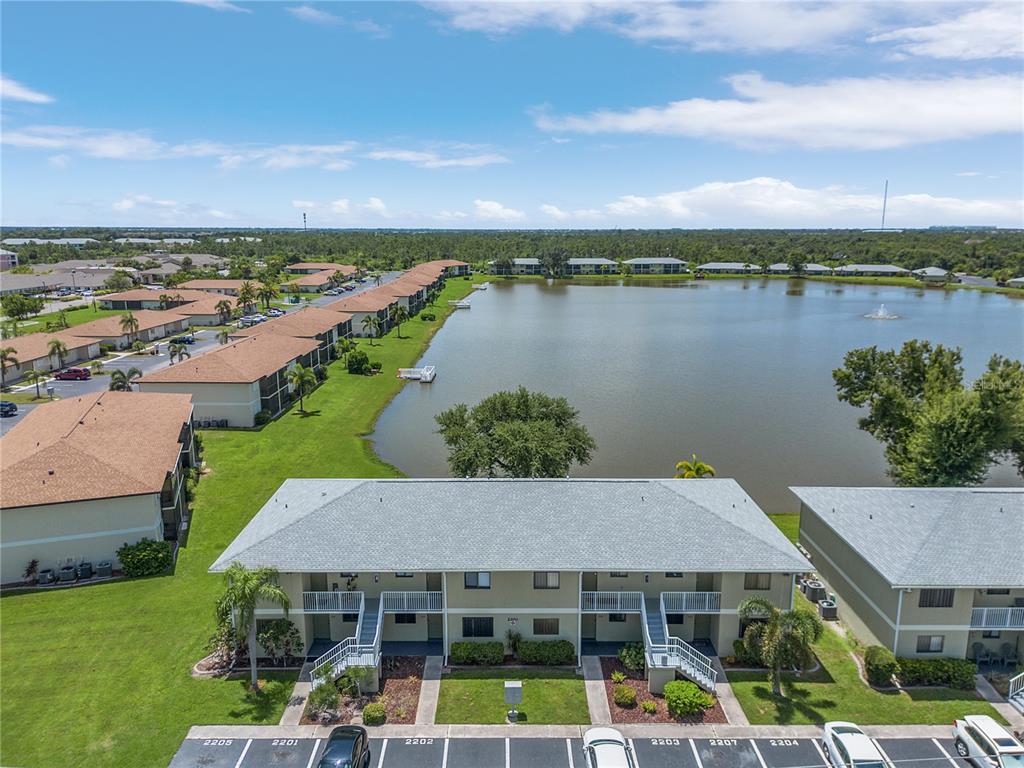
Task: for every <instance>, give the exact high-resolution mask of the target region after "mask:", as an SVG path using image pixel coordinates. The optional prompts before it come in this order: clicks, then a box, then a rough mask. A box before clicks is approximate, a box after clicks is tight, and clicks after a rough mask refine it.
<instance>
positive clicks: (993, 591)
mask: <svg viewBox="0 0 1024 768" xmlns="http://www.w3.org/2000/svg"><path fill="white" fill-rule="evenodd" d="M985 594H986V595H1008V594H1010V590H1008V589H986V590H985Z"/></svg>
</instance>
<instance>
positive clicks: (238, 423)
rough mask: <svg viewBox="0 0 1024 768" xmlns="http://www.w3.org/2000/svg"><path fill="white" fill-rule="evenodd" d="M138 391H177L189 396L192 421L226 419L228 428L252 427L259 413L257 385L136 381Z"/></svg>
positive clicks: (254, 383)
mask: <svg viewBox="0 0 1024 768" xmlns="http://www.w3.org/2000/svg"><path fill="white" fill-rule="evenodd" d="M139 391H140V392H178V393H184V394H188V395H192V405H193V406H194V409H195V410H194V413H193V418H194V419H196V420H202V419H227V420H228V426H230V427H251V426H253V425H254V424H255V418H256V414H257V413H259V410H260V390H259V384H257V383H256V382H253V383H243V384H200V383H194V382H172V381H146V380H145V377H143V380H142V381H141V382H139Z"/></svg>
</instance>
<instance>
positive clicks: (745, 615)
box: [736, 597, 825, 696]
mask: <svg viewBox="0 0 1024 768" xmlns="http://www.w3.org/2000/svg"><path fill="white" fill-rule="evenodd" d="M736 612H737V614H738V615H739V617H740V621H746V622H753V623H751V624H749V625H748V626H747V629H746V631H745V632H744V633H743V644H744V645H745V646H746V647H747V650H748V651H749V652H750V653H751V654H753V655H754V656H756V657H757V658H759V659H760V660H761V663H762V664H764V665H765V666H766V667H768V669H769V670H771V679H772V693H774V694H775V695H776V696H781V695H782V670H783V668H785V669H806V668H807V667H809V666H810V665H811V664H812V663H813V662H814V649H813V648H812V645H813V644H814V643H816V642H817V641H818V640H819V639H821V635H822V632H824V630H825V627H824V625H823V624H822V623H821V619H819V618H818V615H817V614H816V613H813V612H812V611H808V610H806V609H805V610H801V609H795V610H790V611H783V610H780V609H779V608H776V607H775V605H773V604H772V603H771V602H769V601H768V600H766V599H765V598H763V597H748V598H747V599H746V600H744V601H743V602H742V603H740V604H739V606H738V608H737V611H736Z"/></svg>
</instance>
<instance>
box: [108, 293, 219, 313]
mask: <svg viewBox="0 0 1024 768" xmlns="http://www.w3.org/2000/svg"><path fill="white" fill-rule="evenodd" d="M161 297H164V299H165V300H161ZM210 298H212V297H211V296H210V294H209V293H207V292H206V291H196V290H189V289H187V288H167V289H160V290H156V291H154V290H150V289H149V288H134V289H132V290H130V291H121V292H120V293H107V294H104V295H103V296H99V297H98V298H97V302H98V303H99V305H100V307H101V308H103V309H133V310H134V309H176V308H178V307H180V306H181V305H183V304H188V303H189V302H192V301H199V300H200V299H210ZM232 304H234V302H232Z"/></svg>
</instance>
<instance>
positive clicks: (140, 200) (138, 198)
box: [113, 195, 178, 211]
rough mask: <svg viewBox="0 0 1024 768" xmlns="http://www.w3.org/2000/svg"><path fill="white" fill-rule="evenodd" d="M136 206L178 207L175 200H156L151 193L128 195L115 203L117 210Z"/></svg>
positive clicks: (128, 209)
mask: <svg viewBox="0 0 1024 768" xmlns="http://www.w3.org/2000/svg"><path fill="white" fill-rule="evenodd" d="M136 207H144V208H168V209H169V208H177V207H178V203H177V201H175V200H156V199H154V198H152V197H150V196H149V195H126V196H125V197H123V198H121V199H120V200H118V201H117V202H116V203H114V205H113V208H114V210H115V211H130V210H131V209H133V208H136Z"/></svg>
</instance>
